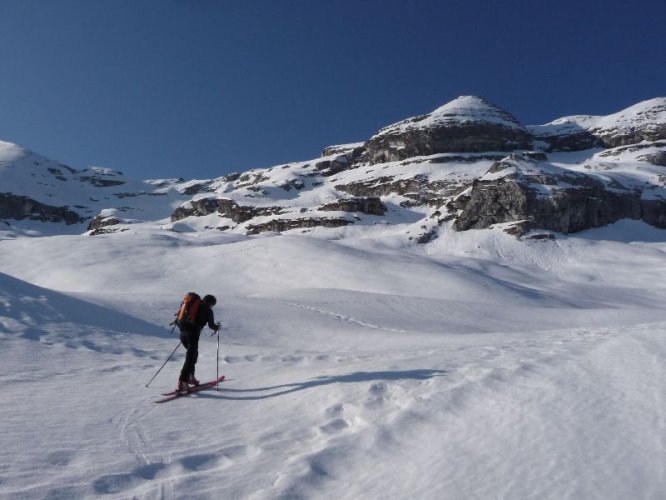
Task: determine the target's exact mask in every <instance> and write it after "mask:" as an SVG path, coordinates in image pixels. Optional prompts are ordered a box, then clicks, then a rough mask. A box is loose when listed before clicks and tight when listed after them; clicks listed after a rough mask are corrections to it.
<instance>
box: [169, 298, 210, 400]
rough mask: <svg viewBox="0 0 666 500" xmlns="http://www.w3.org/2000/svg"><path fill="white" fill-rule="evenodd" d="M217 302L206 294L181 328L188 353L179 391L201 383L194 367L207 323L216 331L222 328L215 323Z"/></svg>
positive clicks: (179, 383) (182, 339)
mask: <svg viewBox="0 0 666 500" xmlns="http://www.w3.org/2000/svg"><path fill="white" fill-rule="evenodd" d="M216 303H217V299H215V297H213V296H212V295H206V296H205V297H204V298H203V299H202V300H201V302H200V304H199V307H198V310H197V311H196V314H195V315H194V318H192V319H191V320H190V321H188V322H186V323H185V324H184V325H183V326H182V327H181V328H180V341H181V342H182V343H183V345H184V346H185V349H187V353H186V354H185V363H183V369H182V370H181V371H180V377H179V378H178V387H177V389H176V390H178V391H186V390H187V389H188V384H190V385H199V381H198V380H197V379H196V378H195V377H194V368H195V366H196V364H197V358H198V357H199V336H200V335H201V330H202V329H203V327H204V326H205V325H206V324H207V325H208V328H210V329H211V330H213V331H214V332H217V331H218V330H219V329H220V324H219V323H215V317H214V315H213V309H212V308H213V306H214V305H215V304H216Z"/></svg>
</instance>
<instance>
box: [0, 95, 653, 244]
mask: <svg viewBox="0 0 666 500" xmlns="http://www.w3.org/2000/svg"><path fill="white" fill-rule="evenodd" d="M632 141H633V142H632ZM665 156H666V98H655V99H651V100H648V101H643V102H641V103H637V104H635V105H633V106H630V107H629V108H626V109H625V110H621V111H619V112H617V113H614V114H612V115H608V116H606V117H595V116H591V115H576V116H569V117H563V118H559V119H557V120H554V121H552V122H550V123H548V124H545V125H540V126H527V127H526V126H523V125H522V124H520V122H519V121H518V120H517V119H516V118H515V117H513V115H511V114H510V113H508V112H506V111H504V110H503V109H501V108H499V107H498V106H496V105H494V104H492V103H491V102H490V101H488V100H487V99H484V98H480V97H476V96H460V97H458V98H456V99H454V100H452V101H450V102H448V103H446V104H444V105H443V106H440V107H438V108H436V109H435V110H434V111H433V112H431V113H428V114H426V115H421V116H419V117H414V118H408V119H405V120H402V121H399V122H397V123H395V124H392V125H388V126H386V127H383V128H382V129H380V130H379V131H378V133H377V134H375V135H373V136H372V137H370V138H369V139H368V140H367V141H364V142H357V143H351V144H346V145H336V146H328V147H326V148H324V150H323V152H322V156H321V157H320V158H316V159H313V160H309V161H301V162H292V163H288V164H284V165H275V166H273V167H269V168H263V169H251V170H248V171H246V172H242V173H234V174H228V175H225V176H222V177H217V178H212V179H204V180H194V179H193V180H188V181H186V180H184V179H182V178H180V179H153V180H146V181H136V180H133V179H130V178H128V177H126V176H124V175H123V174H122V172H119V171H116V170H113V169H104V168H101V167H90V168H88V169H84V170H75V169H72V168H70V167H67V166H65V165H62V164H60V163H58V162H54V161H52V160H49V159H47V158H44V157H42V156H41V155H38V154H36V153H32V152H31V151H29V150H26V149H23V148H20V147H19V146H16V145H13V144H11V143H6V142H0V182H1V185H2V186H5V188H0V220H2V221H3V222H4V224H5V226H7V227H9V228H14V230H15V232H16V231H18V232H17V233H16V234H18V233H20V232H21V230H20V229H21V226H22V225H25V223H27V221H41V222H51V223H58V224H60V225H61V226H62V224H65V225H69V226H71V228H70V229H71V230H70V229H68V230H67V231H69V232H76V231H78V232H85V231H89V232H90V234H100V233H108V232H115V231H126V230H128V229H129V228H130V227H133V228H139V227H140V226H141V224H150V225H158V226H160V227H162V228H163V229H167V230H172V231H202V230H209V229H216V230H221V231H227V232H233V233H240V234H258V233H262V232H265V231H272V232H285V231H294V230H298V231H301V232H304V233H306V234H307V233H311V232H313V231H314V230H315V229H317V228H327V229H328V230H329V231H330V233H331V235H333V236H334V235H336V234H338V235H339V234H345V231H344V228H345V227H347V226H352V225H356V226H364V227H367V226H375V225H378V224H380V225H390V226H394V227H395V229H396V231H397V232H398V233H400V234H402V235H403V236H405V237H406V238H407V239H408V241H412V242H420V243H426V242H428V241H430V240H431V239H432V238H434V237H437V236H438V234H439V233H440V232H441V230H440V228H442V227H444V226H447V227H451V228H452V229H454V230H458V231H460V230H468V229H471V228H476V229H485V228H489V227H492V226H493V225H496V224H503V223H511V224H514V223H515V224H517V226H516V227H519V228H522V229H516V227H513V228H509V230H510V231H512V234H516V235H517V236H523V235H524V234H526V233H527V232H529V231H532V230H534V229H537V230H539V229H540V230H546V231H555V232H563V233H567V232H576V231H580V230H582V229H586V228H588V227H599V226H600V225H605V224H608V223H611V222H613V221H615V220H618V219H619V218H625V217H628V218H634V219H642V220H646V221H647V222H649V223H651V224H653V225H655V226H656V227H664V225H665V224H666V221H664V217H662V216H661V215H659V214H660V213H661V211H662V210H664V206H663V203H664V199H666V194H665V193H664V189H663V187H664V179H665V178H666V177H665V176H664V173H663V172H661V167H662V166H663V164H664V163H665V162H666V161H665ZM511 162H514V163H515V162H527V163H529V164H530V165H531V166H530V169H532V170H534V169H537V170H541V173H539V174H534V175H529V176H524V175H523V176H519V177H516V178H509V177H507V176H506V175H502V176H497V175H496V176H489V175H488V173H489V172H490V173H492V171H495V172H497V171H500V170H504V169H506V164H509V163H511ZM503 165H504V166H503ZM554 165H556V166H557V167H558V168H560V169H564V170H561V172H563V173H562V175H555V176H553V175H552V171H553V166H554ZM514 167H515V165H514ZM528 178H529V179H528ZM572 178H580V179H584V182H582V184H580V183H579V184H574V185H572V184H570V183H569V182H568V181H569V180H571V179H572ZM583 185H585V186H586V188H583ZM591 186H594V189H591ZM7 187H9V189H7ZM586 189H587V191H586ZM508 191H512V194H511V195H509V194H507V193H508ZM482 193H485V194H488V193H493V195H492V196H494V198H492V199H485V198H484V196H481V194H482ZM605 193H610V194H608V195H607V194H605ZM507 196H508V198H507ZM516 196H518V198H521V199H525V200H527V199H533V200H535V203H536V202H538V203H536V204H534V203H532V202H530V203H522V202H521V203H518V204H517V205H516ZM599 197H601V198H602V199H605V200H606V202H607V203H610V204H611V205H613V204H617V203H619V204H620V205H627V206H628V207H630V208H627V209H618V207H617V206H605V204H607V203H606V202H604V204H602V205H603V206H601V207H599V206H597V205H598V204H595V203H591V200H592V201H593V200H594V199H598V198H599ZM480 198H484V201H483V202H482V203H479V200H480ZM486 198H487V197H486ZM470 200H471V203H470ZM474 200H476V201H474ZM539 200H541V201H539ZM543 200H546V201H545V202H543ZM609 200H610V201H609ZM544 203H545V204H544ZM588 205H589V206H588ZM518 206H519V207H521V208H517V207H518ZM537 206H539V207H541V208H538V209H537V208H536V207H537ZM545 206H549V207H550V208H549V209H548V210H546V212H547V214H546V215H544V214H543V213H538V214H535V213H533V211H534V210H544V207H545ZM572 206H576V207H577V208H575V209H573V208H572ZM648 206H649V208H647V207H648ZM475 207H476V208H475ZM586 207H587V208H586ZM473 210H486V211H488V210H490V211H491V212H493V213H494V214H495V216H493V217H480V216H477V215H478V214H476V215H475V214H473V213H471V212H472V211H473ZM581 210H582V211H583V212H584V213H579V212H580V211H581ZM600 210H601V211H602V212H603V214H602V215H598V214H597V215H593V214H591V212H594V211H596V212H598V211H600ZM573 212H576V213H579V215H578V216H576V217H573V215H572V213H573ZM587 212H590V213H587ZM647 212H649V213H650V214H651V215H650V216H648V215H646V214H647ZM567 213H568V214H569V215H568V216H567V215H564V214H567ZM572 217H573V219H576V221H575V222H574V221H573V219H572V220H570V221H568V219H571V218H572ZM563 218H564V219H565V222H564V223H562V219H563ZM554 219H559V220H560V222H554ZM463 220H464V221H467V222H462V221H463ZM471 220H476V222H475V223H470V222H469V221H471ZM581 220H582V221H583V222H580V221H581ZM21 221H23V222H21ZM481 221H486V222H481ZM28 225H29V224H28ZM82 226H85V229H84V228H83V227H82ZM81 229H84V230H81ZM504 229H505V230H506V229H507V228H504ZM60 230H61V231H63V228H62V227H60ZM40 231H41V232H47V233H48V231H44V227H42V226H39V225H37V226H35V225H34V224H33V225H32V228H31V229H30V230H29V231H27V233H30V232H32V233H34V234H37V235H39V234H40ZM415 232H416V233H417V234H416V236H415V235H414V233H415ZM24 233H25V232H24ZM408 235H409V236H408Z"/></svg>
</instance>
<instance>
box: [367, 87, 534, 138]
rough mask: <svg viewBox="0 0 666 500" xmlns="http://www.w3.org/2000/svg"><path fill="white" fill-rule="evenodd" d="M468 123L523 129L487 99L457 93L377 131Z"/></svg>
mask: <svg viewBox="0 0 666 500" xmlns="http://www.w3.org/2000/svg"><path fill="white" fill-rule="evenodd" d="M472 124H475V125H479V124H480V125H483V124H490V125H496V126H501V127H507V128H513V129H519V130H523V126H522V125H521V124H520V122H519V121H518V120H517V119H516V118H515V117H514V116H512V115H511V114H510V113H508V112H507V111H505V110H503V109H502V108H500V107H499V106H496V105H495V104H493V103H491V102H490V101H488V100H487V99H484V98H482V97H477V96H460V97H458V98H456V99H454V100H452V101H450V102H448V103H446V104H444V105H443V106H440V107H439V108H437V109H435V110H434V111H432V112H430V113H428V114H426V115H422V116H418V117H414V118H408V119H406V120H402V121H400V122H398V123H395V124H393V125H389V126H388V127H384V128H383V129H381V130H380V131H379V132H378V134H377V135H382V134H394V133H396V132H402V131H406V130H409V129H424V128H430V127H437V126H461V125H472Z"/></svg>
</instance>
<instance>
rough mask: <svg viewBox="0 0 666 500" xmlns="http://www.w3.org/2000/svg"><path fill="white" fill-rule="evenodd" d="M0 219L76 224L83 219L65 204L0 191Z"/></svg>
mask: <svg viewBox="0 0 666 500" xmlns="http://www.w3.org/2000/svg"><path fill="white" fill-rule="evenodd" d="M0 219H16V220H23V219H31V220H36V221H41V222H64V223H65V224H77V223H79V222H83V221H84V219H83V218H82V217H81V216H80V215H79V214H77V213H76V212H74V211H73V210H70V208H69V207H67V206H62V207H56V206H52V205H47V204H45V203H41V202H39V201H36V200H33V199H32V198H29V197H27V196H18V195H14V194H11V193H0Z"/></svg>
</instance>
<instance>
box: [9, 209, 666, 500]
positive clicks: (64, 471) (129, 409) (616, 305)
mask: <svg viewBox="0 0 666 500" xmlns="http://www.w3.org/2000/svg"><path fill="white" fill-rule="evenodd" d="M385 231H386V230H385ZM391 234H392V233H390V232H388V233H381V232H379V230H378V232H376V233H374V234H373V235H369V234H365V235H364V237H362V238H361V237H359V238H353V239H352V238H345V239H340V240H336V241H331V240H327V239H318V238H300V237H296V236H262V237H248V236H242V235H232V234H225V233H224V232H219V231H216V232H202V233H197V232H195V233H175V232H164V231H162V230H160V229H157V228H154V229H152V230H148V229H145V228H144V230H143V231H136V232H134V231H128V232H124V233H118V234H107V235H100V236H98V237H95V238H90V237H88V236H85V235H64V236H57V237H50V238H16V239H14V240H3V241H0V254H1V257H2V258H0V273H3V274H0V344H2V349H1V350H0V365H2V366H3V370H2V372H1V373H0V383H1V384H2V387H3V404H2V405H0V421H2V422H3V427H2V429H3V436H4V437H3V446H2V447H0V464H2V468H1V469H0V478H1V480H0V496H2V497H3V498H62V497H67V498H72V499H77V498H95V497H106V496H108V497H110V498H133V497H147V498H185V497H194V498H211V499H213V498H259V499H269V498H270V499H272V498H341V499H356V498H368V499H380V498H381V499H399V498H406V497H410V496H411V497H417V498H424V499H458V498H488V497H493V496H499V497H500V498H534V497H539V498H544V499H560V498H567V497H579V498H607V499H618V500H619V499H624V498H633V497H635V496H638V497H639V498H652V497H658V496H659V494H660V492H662V491H665V490H664V488H665V487H666V484H665V483H664V476H663V474H662V472H661V471H662V470H663V467H664V466H665V465H666V464H664V458H663V453H661V451H662V449H663V446H664V443H666V426H665V425H664V422H663V418H662V417H661V415H663V414H664V412H665V411H666V401H665V400H664V398H663V397H662V396H661V394H662V392H663V391H662V390H661V389H662V388H663V385H664V384H665V383H666V370H664V369H663V366H664V359H665V357H666V343H665V342H664V338H666V336H665V334H666V313H664V309H663V307H662V306H663V303H664V300H665V299H666V286H665V285H664V283H666V275H665V274H666V272H665V271H664V270H666V265H665V264H666V263H665V262H664V258H665V257H664V256H665V255H666V244H665V243H664V239H663V237H662V234H661V231H660V230H657V229H655V228H653V227H651V226H648V225H647V224H643V223H640V222H635V221H622V222H619V223H617V224H616V225H614V226H613V227H612V228H602V229H599V230H595V231H584V232H582V233H580V234H578V235H576V236H563V237H562V238H560V239H557V240H545V241H532V240H527V241H518V240H517V239H515V238H514V237H512V236H509V235H507V234H505V233H503V232H491V231H488V232H484V231H478V232H474V231H468V232H454V231H450V232H449V233H447V234H446V237H442V238H439V239H437V240H435V241H433V242H432V243H431V244H430V245H427V246H425V247H423V246H421V247H413V246H408V247H405V246H404V244H403V242H402V240H401V239H400V238H396V237H394V236H391ZM17 262H30V263H31V265H29V266H27V265H26V266H18V265H16V263H17ZM190 290H195V291H199V292H200V293H213V294H215V295H216V296H217V298H218V304H217V306H216V307H215V309H214V311H215V315H216V320H219V321H221V322H222V325H223V328H222V331H221V336H220V347H221V349H220V357H219V361H220V371H221V373H224V374H225V375H226V376H227V379H226V380H225V381H224V382H223V383H222V384H221V385H220V387H219V390H217V391H216V390H209V391H202V392H200V393H198V394H197V395H196V396H191V397H188V398H180V399H178V400H176V401H173V402H169V403H166V404H164V405H155V404H154V401H155V400H156V399H158V398H159V397H160V396H159V395H160V393H161V392H165V391H167V390H170V389H172V388H173V387H174V384H175V382H176V379H177V376H178V372H179V369H180V365H181V363H182V361H183V351H182V348H179V349H177V346H178V338H177V336H176V335H175V334H173V335H172V334H170V327H169V326H168V324H169V323H170V322H171V321H172V319H173V313H174V312H175V309H176V308H177V307H178V302H179V300H180V298H181V297H182V295H183V294H184V293H185V292H187V291H190ZM216 340H217V339H216V338H215V337H211V336H210V335H209V334H208V330H204V332H203V334H202V337H201V341H200V356H199V362H198V364H197V375H198V376H199V378H201V379H203V380H208V379H210V378H212V377H213V376H214V375H215V374H216V370H217V342H216ZM174 349H176V353H175V355H174V357H173V359H172V360H171V361H170V362H168V363H167V364H166V366H165V368H164V369H163V371H162V372H161V373H160V374H159V375H158V377H157V378H156V379H155V380H154V382H153V383H152V384H151V385H150V387H148V388H146V387H145V384H146V383H147V382H148V380H149V379H150V378H151V377H153V375H155V373H156V372H157V370H158V369H159V368H160V366H161V365H162V364H163V363H164V361H165V360H166V358H167V356H168V355H169V354H170V353H171V352H172V351H173V350H174ZM590 463H594V464H595V467H590V466H589V464H590Z"/></svg>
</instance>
